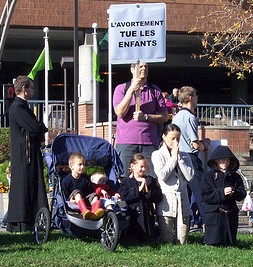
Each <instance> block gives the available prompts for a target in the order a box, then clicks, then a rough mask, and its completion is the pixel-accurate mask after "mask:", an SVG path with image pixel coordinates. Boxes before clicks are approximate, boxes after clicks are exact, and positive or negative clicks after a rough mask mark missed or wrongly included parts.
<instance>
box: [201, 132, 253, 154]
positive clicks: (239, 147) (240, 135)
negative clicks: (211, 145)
mask: <svg viewBox="0 0 253 267" xmlns="http://www.w3.org/2000/svg"><path fill="white" fill-rule="evenodd" d="M202 138H210V139H211V140H220V139H227V140H228V146H229V147H230V149H231V150H232V151H233V153H234V154H236V155H242V156H249V155H250V132H249V127H227V128H225V129H224V128H221V127H217V128H214V127H202V128H201V129H199V139H202Z"/></svg>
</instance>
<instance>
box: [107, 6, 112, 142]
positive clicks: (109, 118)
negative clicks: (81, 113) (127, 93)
mask: <svg viewBox="0 0 253 267" xmlns="http://www.w3.org/2000/svg"><path fill="white" fill-rule="evenodd" d="M107 14H108V15H109V19H108V30H109V31H108V127H109V129H108V139H109V140H108V141H109V142H110V143H112V64H111V53H110V10H109V9H108V10H107Z"/></svg>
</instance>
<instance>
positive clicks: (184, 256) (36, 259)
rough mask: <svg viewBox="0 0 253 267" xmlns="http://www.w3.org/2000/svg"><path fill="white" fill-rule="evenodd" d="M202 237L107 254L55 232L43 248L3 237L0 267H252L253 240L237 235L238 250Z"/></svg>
mask: <svg viewBox="0 0 253 267" xmlns="http://www.w3.org/2000/svg"><path fill="white" fill-rule="evenodd" d="M201 240H202V233H190V236H189V242H188V244H187V245H183V246H180V245H168V244H161V243H159V242H144V243H139V242H137V241H134V240H132V241H130V240H121V242H120V244H119V246H118V247H117V249H116V251H115V252H108V251H106V250H105V249H103V248H102V247H101V246H100V243H99V241H98V240H94V239H89V238H85V239H82V240H80V239H77V238H73V237H71V236H69V235H67V234H64V233H60V232H59V231H52V232H51V234H50V238H49V240H48V241H47V242H46V243H45V244H43V245H37V244H35V243H34V238H33V234H32V233H22V234H11V233H7V232H1V233H0V266H1V267H5V266H19V267H21V266H36V267H37V266H43V267H45V266H47V267H51V266H52V267H53V266H59V267H65V266H71V267H74V266H85V267H90V266H106V267H108V266H116V267H123V266H131V267H132V266H133V267H134V266H141V267H144V266H145V267H147V266H152V267H153V266H159V267H160V266H187V267H188V266H205V267H208V266H236V267H248V266H253V236H252V235H250V234H238V244H237V247H226V248H223V247H211V246H205V245H203V244H202V243H201Z"/></svg>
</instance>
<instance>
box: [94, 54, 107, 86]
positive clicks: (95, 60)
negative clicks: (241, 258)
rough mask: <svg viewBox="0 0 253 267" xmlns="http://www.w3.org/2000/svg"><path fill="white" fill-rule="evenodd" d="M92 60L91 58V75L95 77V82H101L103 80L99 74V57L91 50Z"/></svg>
mask: <svg viewBox="0 0 253 267" xmlns="http://www.w3.org/2000/svg"><path fill="white" fill-rule="evenodd" d="M92 60H93V76H94V77H95V79H96V81H97V82H103V81H104V80H103V79H101V77H100V75H99V65H100V64H99V59H98V54H97V53H96V52H95V51H93V54H92Z"/></svg>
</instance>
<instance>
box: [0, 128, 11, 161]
mask: <svg viewBox="0 0 253 267" xmlns="http://www.w3.org/2000/svg"><path fill="white" fill-rule="evenodd" d="M9 160H10V129H9V128H0V163H3V162H5V161H9Z"/></svg>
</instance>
